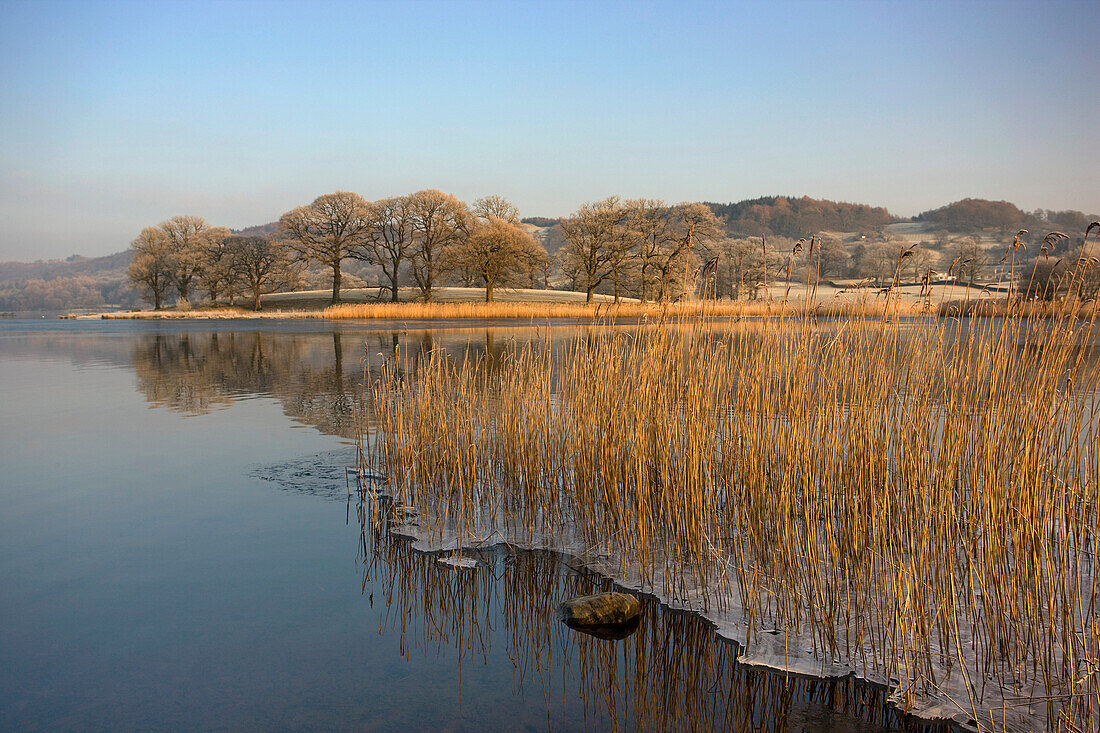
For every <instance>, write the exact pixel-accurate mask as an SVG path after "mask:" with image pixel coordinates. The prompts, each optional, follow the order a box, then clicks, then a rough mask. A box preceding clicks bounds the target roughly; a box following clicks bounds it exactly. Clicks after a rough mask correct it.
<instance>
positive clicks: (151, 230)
mask: <svg viewBox="0 0 1100 733" xmlns="http://www.w3.org/2000/svg"><path fill="white" fill-rule="evenodd" d="M130 249H131V250H132V252H133V254H132V255H131V258H130V267H129V269H128V270H127V273H126V274H127V275H128V276H129V278H130V282H131V283H133V284H134V287H135V288H137V289H138V290H139V291H141V293H142V297H144V298H146V299H148V300H152V301H153V309H154V310H158V311H159V310H161V309H163V308H164V295H165V293H166V292H167V291H168V286H169V285H170V284H171V283H172V258H171V253H170V249H169V246H168V238H167V237H166V236H165V235H164V231H163V230H162V229H161V228H160V227H145V228H144V229H142V230H141V234H139V235H138V236H137V239H135V240H134V241H133V243H132V244H131V245H130Z"/></svg>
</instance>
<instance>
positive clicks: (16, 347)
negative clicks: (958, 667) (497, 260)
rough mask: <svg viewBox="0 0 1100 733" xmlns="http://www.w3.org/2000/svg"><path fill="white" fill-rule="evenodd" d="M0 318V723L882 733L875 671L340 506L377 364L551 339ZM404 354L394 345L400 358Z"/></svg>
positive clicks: (519, 334) (498, 333) (491, 333)
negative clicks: (394, 533)
mask: <svg viewBox="0 0 1100 733" xmlns="http://www.w3.org/2000/svg"><path fill="white" fill-rule="evenodd" d="M369 328H370V330H368V329H367V328H365V327H363V326H361V325H354V324H350V325H349V324H341V325H340V326H333V325H332V324H325V323H318V322H297V321H295V322H286V323H262V324H260V325H256V323H255V322H236V323H234V322H223V323H213V324H204V323H195V322H192V323H160V324H156V323H143V322H133V323H127V322H72V321H0V418H2V419H0V728H2V729H5V730H13V729H21V730H38V729H50V730H69V729H80V730H103V729H135V728H141V729H171V730H179V729H232V730H250V729H280V730H284V729H287V730H289V729H293V730H299V729H310V730H318V729H321V730H325V729H366V730H415V729H428V728H432V729H439V730H523V731H537V730H547V729H550V730H577V729H582V730H583V729H589V730H605V729H614V728H619V729H624V730H635V729H680V730H682V729H692V728H696V729H716V728H725V729H746V728H762V729H766V730H823V729H824V730H859V731H873V730H884V729H890V728H893V727H897V726H900V725H903V722H902V721H899V720H898V719H897V717H896V716H894V714H893V713H891V712H890V711H889V710H888V709H886V708H884V707H883V705H882V702H881V701H882V693H881V692H880V691H879V690H876V689H874V688H870V687H868V686H864V685H858V684H855V683H853V682H851V681H840V682H821V681H816V682H815V681H812V680H804V679H797V678H786V677H784V676H782V675H776V674H772V673H769V672H762V671H754V670H750V669H746V668H742V667H739V666H738V665H737V664H736V661H735V655H736V650H735V648H734V647H733V646H732V645H729V644H725V643H723V642H720V641H718V640H717V639H715V637H714V635H713V634H712V633H711V632H710V629H709V628H708V627H707V626H706V625H705V624H704V623H702V622H700V621H699V620H698V619H696V618H694V617H692V616H688V615H685V614H680V613H674V612H668V611H663V610H662V609H661V608H660V607H658V606H656V605H654V604H652V603H647V604H646V606H645V610H644V616H643V621H642V623H641V625H640V627H639V629H638V631H637V632H636V633H635V634H634V635H632V636H630V637H629V638H627V639H625V640H621V641H601V640H596V639H594V638H592V637H587V636H585V635H583V634H579V633H577V632H575V631H571V630H569V629H567V628H565V627H564V626H562V625H561V624H559V623H558V622H557V621H556V620H555V618H554V607H555V606H556V604H557V602H558V601H560V600H561V599H562V598H563V597H566V596H568V595H572V594H576V593H583V592H592V591H593V590H594V589H596V588H598V587H606V584H605V583H603V582H602V581H601V580H599V579H596V578H590V577H587V576H586V575H584V574H583V573H581V572H579V571H577V570H574V569H572V568H571V567H569V565H568V564H567V563H565V562H562V561H560V559H559V558H557V557H554V556H549V555H541V554H531V553H522V554H518V555H511V554H509V553H506V552H503V551H496V552H492V553H488V554H486V555H484V556H482V558H481V560H482V562H481V565H480V566H479V568H478V569H476V570H468V571H456V570H453V569H450V568H448V567H447V566H444V565H441V564H440V563H438V562H437V561H436V559H435V558H433V557H430V556H424V555H419V554H416V553H412V552H410V551H409V550H408V548H407V547H406V546H405V545H404V543H402V542H400V541H394V540H388V539H386V538H385V537H379V536H375V535H374V533H373V532H371V531H369V530H368V531H366V532H364V531H363V530H362V528H361V527H360V523H359V521H358V520H357V519H356V511H355V506H354V503H352V504H350V505H349V503H348V500H347V489H346V488H345V479H344V471H343V467H344V466H345V465H349V464H350V463H351V462H352V460H353V455H354V454H353V452H352V449H351V447H350V446H351V440H350V437H351V436H352V435H353V432H354V431H353V415H354V412H355V406H356V404H357V403H358V402H360V401H361V400H362V395H363V380H364V377H363V368H364V364H365V362H367V363H369V365H370V366H371V367H375V366H377V365H379V364H380V363H381V362H382V360H384V359H387V358H392V354H393V349H394V345H395V344H401V345H402V346H404V347H407V351H406V353H407V354H408V356H407V359H408V360H409V362H410V366H411V365H414V364H415V360H416V358H418V355H419V354H420V353H422V350H424V349H430V348H434V347H443V348H447V349H448V350H453V351H454V352H455V353H461V352H463V351H465V350H467V349H474V350H488V351H490V352H497V351H499V350H500V349H504V348H509V347H510V345H511V344H512V343H513V342H514V341H516V340H523V339H526V338H532V337H536V332H535V331H534V330H523V329H519V330H517V329H509V328H490V327H478V328H473V329H459V328H453V329H437V330H435V331H423V330H414V329H410V328H408V327H406V326H404V325H402V324H385V323H382V324H372V325H371V326H370V327H369ZM403 351H404V349H403Z"/></svg>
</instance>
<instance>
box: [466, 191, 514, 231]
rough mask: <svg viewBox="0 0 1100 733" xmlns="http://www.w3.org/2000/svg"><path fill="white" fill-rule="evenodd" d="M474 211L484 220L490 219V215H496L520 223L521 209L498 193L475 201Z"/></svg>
mask: <svg viewBox="0 0 1100 733" xmlns="http://www.w3.org/2000/svg"><path fill="white" fill-rule="evenodd" d="M474 213H475V214H477V215H478V216H479V217H481V219H482V221H488V219H489V217H493V216H495V217H496V218H498V219H503V220H504V221H507V222H511V223H512V224H519V209H517V208H516V207H515V206H514V205H513V204H512V202H511V201H509V200H508V199H506V198H504V197H503V196H499V195H497V194H492V195H490V196H483V197H482V198H479V199H478V200H477V201H475V202H474Z"/></svg>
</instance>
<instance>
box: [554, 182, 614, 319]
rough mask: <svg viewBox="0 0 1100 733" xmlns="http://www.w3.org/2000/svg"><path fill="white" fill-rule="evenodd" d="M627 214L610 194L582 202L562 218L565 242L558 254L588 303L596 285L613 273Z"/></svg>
mask: <svg viewBox="0 0 1100 733" xmlns="http://www.w3.org/2000/svg"><path fill="white" fill-rule="evenodd" d="M627 214H628V212H627V209H626V207H625V206H623V205H622V203H621V202H620V201H619V197H618V196H611V197H609V198H606V199H603V200H602V201H596V202H595V203H588V204H584V205H583V206H581V207H580V208H579V209H577V212H576V213H575V214H573V216H571V217H569V218H568V219H563V220H562V223H561V228H562V233H563V234H564V236H565V245H564V246H562V248H561V253H560V255H561V257H562V260H563V262H564V263H566V265H565V266H566V267H567V268H569V269H572V270H575V271H576V272H578V273H579V274H580V281H581V283H582V284H583V285H584V289H585V301H586V302H588V303H591V302H592V294H593V293H594V292H595V290H596V288H597V287H599V286H600V284H601V283H603V281H604V280H606V279H607V278H608V277H610V276H611V275H612V274H613V273H614V272H615V267H616V259H617V257H618V247H619V242H620V237H621V235H622V232H621V230H622V229H623V227H624V225H625V223H626V220H627Z"/></svg>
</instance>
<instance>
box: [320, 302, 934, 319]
mask: <svg viewBox="0 0 1100 733" xmlns="http://www.w3.org/2000/svg"><path fill="white" fill-rule="evenodd" d="M922 310H926V308H925V307H924V306H922V305H920V304H915V303H910V302H908V301H902V302H898V301H897V300H896V299H891V300H888V301H878V302H875V301H874V300H872V299H869V298H861V299H859V300H856V299H851V300H833V301H830V302H824V301H822V302H813V301H808V300H788V301H778V300H777V301H769V302H764V301H714V300H692V301H684V302H677V303H668V302H662V303H636V302H631V303H598V304H586V303H537V302H508V303H479V302H459V303H359V304H344V305H334V306H331V307H329V308H326V309H325V310H324V312H323V314H322V315H321V316H320V317H323V318H334V319H337V318H361V319H372V318H380V319H398V320H400V319H469V318H478V319H497V318H500V319H507V318H527V319H536V320H537V319H546V318H568V319H578V320H592V321H606V320H608V319H616V318H624V319H628V318H632V319H641V318H645V319H649V320H655V319H664V320H670V319H683V318H695V317H700V316H701V317H726V318H728V317H739V316H740V317H754V316H764V315H775V316H802V315H816V316H856V315H863V316H869V317H870V316H881V315H883V314H884V313H886V314H901V315H914V314H919V313H920V312H921V311H922Z"/></svg>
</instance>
